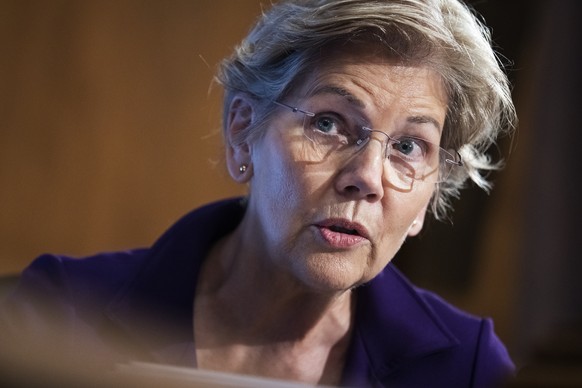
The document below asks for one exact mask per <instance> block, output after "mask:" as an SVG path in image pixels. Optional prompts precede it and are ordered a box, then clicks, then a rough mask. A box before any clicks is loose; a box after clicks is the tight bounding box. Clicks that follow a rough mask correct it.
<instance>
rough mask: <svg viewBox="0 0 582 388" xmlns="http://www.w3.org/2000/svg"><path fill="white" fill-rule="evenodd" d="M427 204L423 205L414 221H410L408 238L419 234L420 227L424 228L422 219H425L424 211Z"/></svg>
mask: <svg viewBox="0 0 582 388" xmlns="http://www.w3.org/2000/svg"><path fill="white" fill-rule="evenodd" d="M427 207H428V204H427V205H425V206H424V207H423V208H422V210H421V211H420V212H419V213H418V215H417V216H416V218H415V219H414V221H412V225H410V227H409V228H408V236H409V237H414V236H416V235H417V234H419V233H420V231H421V230H422V227H423V226H424V219H425V217H426V209H427Z"/></svg>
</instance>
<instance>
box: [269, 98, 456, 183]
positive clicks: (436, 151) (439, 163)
mask: <svg viewBox="0 0 582 388" xmlns="http://www.w3.org/2000/svg"><path fill="white" fill-rule="evenodd" d="M279 105H283V104H279ZM283 106H286V107H288V108H290V109H292V110H293V111H294V112H298V113H301V114H302V115H303V129H304V137H305V140H306V141H304V142H303V144H304V145H303V147H304V156H305V158H306V160H310V161H313V162H321V161H323V160H325V159H327V158H329V157H330V156H333V155H336V156H337V155H343V156H344V157H350V156H352V155H354V154H355V153H357V152H360V151H361V150H363V149H364V148H365V147H366V146H367V144H369V143H370V140H371V139H372V138H377V139H378V140H379V141H380V142H381V144H382V145H383V147H384V148H383V150H384V154H385V155H384V156H385V157H386V161H387V162H386V163H387V164H388V165H389V166H390V167H391V168H388V169H387V170H388V173H387V174H388V179H389V181H390V183H391V184H392V185H394V186H395V187H396V188H399V189H403V190H410V189H412V188H413V185H414V184H415V183H417V182H428V183H438V182H442V181H444V180H445V179H446V178H447V177H448V176H449V174H450V172H451V170H452V168H454V167H455V166H457V165H460V156H459V155H458V153H457V152H456V151H452V152H449V151H446V150H444V149H443V148H441V147H440V146H439V145H437V144H435V143H432V142H429V141H427V140H425V139H423V138H420V137H416V136H407V135H401V136H397V137H391V136H389V135H388V134H386V133H384V132H382V131H378V130H373V129H370V128H369V127H368V126H367V125H366V123H365V121H363V120H359V119H357V118H355V117H351V116H348V115H344V114H340V113H336V112H333V111H325V112H319V113H317V112H316V113H312V112H310V111H305V110H300V109H298V108H293V107H291V106H287V105H283Z"/></svg>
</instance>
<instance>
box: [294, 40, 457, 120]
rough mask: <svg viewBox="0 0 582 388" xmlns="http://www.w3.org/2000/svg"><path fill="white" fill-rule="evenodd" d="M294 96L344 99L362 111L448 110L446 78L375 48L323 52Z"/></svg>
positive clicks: (420, 65)
mask: <svg viewBox="0 0 582 388" xmlns="http://www.w3.org/2000/svg"><path fill="white" fill-rule="evenodd" d="M292 94H293V95H294V96H296V97H298V98H309V97H312V96H320V95H330V96H332V95H336V96H342V97H344V98H345V100H346V101H348V102H350V103H352V104H354V105H358V106H359V107H360V108H376V109H382V110H383V109H386V108H387V107H390V106H393V105H394V103H397V102H401V103H403V104H409V105H410V104H412V105H415V104H418V105H421V106H422V105H431V106H439V105H440V106H441V107H446V106H447V104H448V97H447V93H446V88H445V87H444V82H443V79H442V77H441V76H440V75H439V74H438V73H437V72H436V71H434V70H433V69H432V68H430V67H428V66H427V65H422V64H411V63H403V61H399V60H396V59H394V57H392V56H389V55H387V54H386V53H385V52H381V51H380V50H379V49H377V48H375V46H368V47H366V46H354V47H352V46H349V47H347V46H346V47H343V48H332V49H326V50H322V51H321V52H320V53H319V55H318V58H317V59H316V61H315V63H314V65H313V66H311V67H310V69H309V71H308V73H307V74H304V75H303V77H301V78H300V79H298V85H296V87H295V88H294V93H292Z"/></svg>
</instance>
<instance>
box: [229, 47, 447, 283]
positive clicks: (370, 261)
mask: <svg viewBox="0 0 582 388" xmlns="http://www.w3.org/2000/svg"><path fill="white" fill-rule="evenodd" d="M329 101H332V102H335V103H337V106H338V109H340V110H342V113H343V112H345V111H348V112H349V113H350V114H352V115H357V116H358V117H365V119H366V121H367V122H368V123H369V124H370V125H371V126H372V128H374V129H379V130H382V131H384V132H386V133H387V134H390V135H398V134H399V133H403V132H406V133H410V132H412V133H414V134H415V135H417V136H423V137H424V138H426V139H428V140H430V141H432V142H435V143H437V144H438V143H439V141H440V137H441V133H442V128H443V125H444V121H445V115H446V112H447V97H446V93H445V90H444V87H443V85H442V81H441V78H440V77H439V76H438V75H437V74H436V73H435V72H434V71H432V70H431V69H429V68H427V67H423V66H406V65H402V64H398V63H396V62H394V61H390V60H387V59H386V58H382V57H379V56H375V55H373V54H370V55H366V53H365V52H354V53H353V54H347V55H346V54H342V55H336V56H335V57H334V60H333V61H326V64H325V65H320V66H319V67H318V68H317V69H316V70H315V71H314V72H313V73H312V74H310V75H309V76H308V77H306V78H304V80H303V82H302V84H301V86H300V87H298V88H296V89H295V92H294V93H293V94H292V96H288V97H287V98H286V100H285V102H286V103H288V104H289V105H293V106H297V107H300V108H302V109H305V110H310V109H312V110H315V109H318V108H319V107H320V106H323V105H325V106H326V108H327V106H328V105H330V104H329ZM332 105H333V104H332ZM231 107H232V109H231V111H230V115H229V117H230V120H229V125H228V126H227V129H228V131H231V132H234V131H237V130H240V129H241V128H244V127H245V126H247V125H249V123H251V122H252V120H253V114H254V113H253V106H252V101H251V100H250V99H247V98H245V97H244V96H241V97H238V98H235V100H234V101H233V104H232V105H231ZM273 109H274V110H276V112H274V115H273V117H272V119H271V120H270V121H269V125H268V128H267V129H266V130H265V133H264V135H263V136H262V137H261V138H260V139H259V140H256V141H254V142H252V143H245V144H242V145H237V146H233V145H231V146H230V147H229V151H228V152H227V163H228V167H229V170H230V172H231V175H232V176H233V178H235V180H237V181H239V182H249V183H250V194H249V202H248V209H247V212H246V214H245V217H244V219H243V221H242V223H241V224H240V226H239V229H240V230H241V231H242V232H241V235H242V236H243V237H242V243H241V244H242V246H241V247H240V250H239V252H240V255H242V256H245V257H243V258H239V260H248V265H249V271H256V270H258V271H262V272H264V273H265V274H268V276H269V277H270V279H271V280H272V281H277V279H279V280H280V281H281V282H283V283H284V282H291V283H294V284H296V285H298V286H299V287H300V288H304V289H308V290H312V291H316V292H324V293H325V292H332V293H333V292H335V293H341V292H343V291H346V290H349V289H351V288H353V287H356V286H358V285H361V284H363V283H366V282H368V281H370V280H371V279H373V278H374V277H375V276H376V275H377V274H378V273H379V272H380V271H382V269H383V268H384V267H385V266H386V265H387V264H388V263H389V262H390V260H391V259H392V258H393V257H394V255H395V254H396V252H397V251H398V250H399V248H400V247H401V245H402V243H403V242H404V240H405V239H406V237H407V236H413V235H416V234H418V232H419V231H420V230H421V228H422V224H423V221H424V217H425V213H426V208H427V205H428V203H429V201H430V199H431V196H432V194H433V192H434V189H435V185H434V183H432V182H431V181H430V179H429V180H427V181H426V182H415V183H414V184H413V186H412V187H411V188H410V190H401V189H397V188H395V187H393V186H392V185H391V183H390V181H391V178H390V177H391V174H393V171H390V170H391V167H390V165H389V163H388V162H387V161H386V159H385V158H384V157H383V155H382V148H383V146H382V144H383V143H382V141H383V138H382V137H381V136H380V137H373V138H372V140H371V141H370V142H369V143H368V144H367V145H366V146H365V148H363V149H362V150H361V151H359V152H357V153H356V154H354V155H352V156H350V157H338V156H337V155H330V156H329V157H326V158H317V159H316V158H314V157H313V155H312V153H310V152H311V151H312V150H311V149H310V147H309V145H308V143H306V141H305V137H304V135H303V114H301V113H297V112H292V111H291V110H290V109H284V108H281V107H280V106H277V105H273ZM419 118H421V119H419ZM241 164H247V165H248V166H249V169H248V170H247V171H246V172H245V173H244V174H241V173H240V172H239V170H238V168H239V166H240V165H241ZM336 224H339V225H343V226H348V227H350V228H352V227H357V228H358V232H359V233H358V234H359V236H358V237H355V238H354V237H350V236H349V235H346V234H345V233H337V232H335V231H334V230H332V229H333V226H334V225H336Z"/></svg>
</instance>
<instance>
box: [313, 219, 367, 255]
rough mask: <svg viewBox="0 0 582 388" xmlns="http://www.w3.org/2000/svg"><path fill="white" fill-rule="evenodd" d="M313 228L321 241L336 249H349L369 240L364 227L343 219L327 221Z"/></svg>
mask: <svg viewBox="0 0 582 388" xmlns="http://www.w3.org/2000/svg"><path fill="white" fill-rule="evenodd" d="M315 226H316V227H317V228H318V230H319V232H320V236H321V237H322V238H323V240H324V241H325V242H327V243H328V244H329V245H331V246H333V247H336V248H350V247H352V246H354V245H358V244H360V243H362V242H364V241H366V240H368V239H369V235H368V231H367V230H366V228H365V227H364V226H362V225H361V224H358V223H355V222H351V221H348V220H345V219H328V220H325V221H323V222H319V223H317V224H316V225H315Z"/></svg>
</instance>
